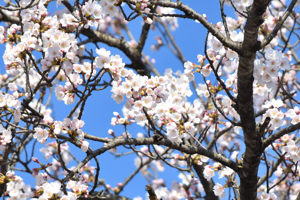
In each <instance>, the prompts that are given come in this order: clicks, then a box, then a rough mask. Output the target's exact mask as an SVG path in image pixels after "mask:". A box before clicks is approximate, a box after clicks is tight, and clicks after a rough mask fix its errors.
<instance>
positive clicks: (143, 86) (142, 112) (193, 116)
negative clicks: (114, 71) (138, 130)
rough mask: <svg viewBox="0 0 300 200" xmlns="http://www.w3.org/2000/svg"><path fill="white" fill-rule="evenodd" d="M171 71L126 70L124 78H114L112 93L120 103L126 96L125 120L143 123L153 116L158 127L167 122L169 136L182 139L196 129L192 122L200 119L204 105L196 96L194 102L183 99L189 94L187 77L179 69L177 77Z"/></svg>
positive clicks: (174, 139)
mask: <svg viewBox="0 0 300 200" xmlns="http://www.w3.org/2000/svg"><path fill="white" fill-rule="evenodd" d="M172 73H173V72H172V70H167V71H166V73H165V75H164V76H160V77H151V78H148V77H146V76H140V75H135V74H133V73H128V75H127V76H125V80H123V79H120V80H119V81H115V82H113V88H112V92H113V95H112V97H113V99H114V100H115V101H116V102H117V103H120V102H122V101H123V100H124V96H126V98H127V102H126V104H125V108H124V109H123V112H124V115H125V117H124V119H125V122H129V123H132V122H136V123H137V124H139V125H141V126H144V125H146V124H148V119H147V118H149V119H153V120H154V121H155V122H156V124H157V126H158V127H161V126H166V130H167V131H166V135H167V136H168V138H169V139H171V140H173V141H177V142H182V139H183V138H186V139H188V138H190V136H191V135H193V134H194V133H195V131H196V128H195V125H194V124H195V123H196V124H199V123H200V116H201V115H203V114H204V113H203V112H204V109H203V105H202V104H201V103H200V102H199V100H195V101H194V103H193V104H191V103H189V102H187V101H186V100H187V97H188V96H190V95H191V94H192V92H191V90H190V87H189V82H190V81H189V78H188V77H187V76H186V75H185V74H181V73H179V72H178V73H177V74H176V75H177V78H176V77H175V76H173V75H172ZM133 120H134V121H133ZM113 121H115V122H114V124H116V122H117V121H116V120H113Z"/></svg>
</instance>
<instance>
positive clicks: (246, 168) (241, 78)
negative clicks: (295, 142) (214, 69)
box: [237, 0, 270, 200]
mask: <svg viewBox="0 0 300 200" xmlns="http://www.w3.org/2000/svg"><path fill="white" fill-rule="evenodd" d="M269 3H270V1H269V0H256V1H254V2H253V4H252V6H251V7H250V8H248V11H247V12H248V13H247V14H248V19H247V22H246V26H245V33H244V41H243V44H242V53H241V54H240V56H239V59H240V60H239V67H238V97H237V99H238V113H239V115H240V118H241V122H242V128H243V132H244V142H245V145H246V151H245V153H244V161H243V168H242V170H241V171H240V172H239V176H240V199H241V200H244V199H245V200H246V199H247V200H251V199H253V200H254V199H256V196H257V187H256V186H257V181H258V177H257V173H258V167H259V164H260V156H261V153H262V150H263V148H262V141H261V138H260V136H258V133H257V132H256V124H255V114H254V107H253V81H254V77H253V70H254V59H255V57H256V54H255V53H256V50H257V48H256V47H257V46H258V45H259V42H258V41H257V38H258V29H259V26H260V25H261V24H262V23H263V22H264V20H263V17H262V15H263V14H264V12H265V11H266V8H267V6H268V5H269Z"/></svg>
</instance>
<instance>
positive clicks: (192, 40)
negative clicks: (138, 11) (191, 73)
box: [0, 0, 235, 198]
mask: <svg viewBox="0 0 300 200" xmlns="http://www.w3.org/2000/svg"><path fill="white" fill-rule="evenodd" d="M71 3H73V1H71ZM183 3H184V4H188V5H189V6H190V7H191V8H193V9H194V10H196V11H197V12H199V13H200V14H204V13H205V14H206V15H207V19H208V21H210V22H211V23H213V24H214V23H217V22H218V21H220V19H221V17H220V11H219V8H220V6H219V1H204V0H185V1H183ZM55 4H56V3H55V2H52V3H51V4H50V12H51V13H52V12H54V10H55V9H56V6H55ZM1 5H3V4H2V3H1ZM59 8H60V7H59ZM226 12H227V15H228V16H231V17H233V18H235V15H234V14H233V12H232V10H231V9H229V8H228V7H226ZM141 23H142V20H141V18H137V19H136V20H134V21H132V22H129V23H128V26H129V28H130V29H131V31H132V33H133V35H134V37H135V38H136V39H138V37H139V35H140V32H141V27H142V26H141ZM178 24H179V28H178V29H176V30H175V31H173V32H172V34H173V36H174V38H175V40H176V42H177V44H178V46H179V47H180V48H181V50H182V52H183V54H184V56H185V58H186V60H189V61H191V62H197V55H198V54H203V52H204V41H205V37H206V33H207V32H206V30H205V29H204V28H203V26H202V25H201V24H199V23H196V22H195V21H193V20H190V19H179V20H178ZM157 35H159V32H158V31H151V32H150V34H149V36H148V39H147V42H146V45H145V48H144V52H145V54H146V55H150V57H151V58H155V60H156V63H155V66H156V67H157V69H158V70H159V72H160V73H161V74H163V72H164V71H165V69H166V68H172V69H173V71H176V70H178V69H180V70H182V71H183V65H182V63H181V62H180V61H179V60H178V59H177V58H176V57H175V56H174V55H173V54H172V52H171V51H170V50H169V49H168V48H167V47H165V46H164V47H162V48H161V49H160V51H159V52H156V51H151V49H150V46H151V45H152V44H153V43H155V40H154V38H155V36H157ZM98 45H99V47H105V48H107V49H109V50H110V51H111V53H112V55H115V54H120V55H121V56H122V57H123V60H124V62H125V63H128V59H126V58H125V57H124V56H123V55H124V54H122V53H121V52H120V51H119V50H117V49H114V48H110V47H107V45H104V44H100V43H99V44H98ZM87 47H88V48H94V46H92V45H91V46H87ZM4 49H5V47H4V45H1V46H0V54H2V55H3V52H4ZM94 52H95V50H94ZM0 66H1V70H0V72H1V73H4V64H3V62H2V63H1V64H0ZM200 82H202V79H200V80H197V83H200ZM191 100H193V99H191ZM73 105H74V104H72V105H69V106H66V105H64V102H62V101H61V102H59V101H57V100H56V99H55V97H54V98H53V101H52V105H51V106H52V108H53V117H55V120H63V119H64V118H65V117H66V116H67V115H68V113H69V112H70V110H71V109H72V108H73ZM122 106H123V104H120V105H118V104H116V103H115V102H114V101H113V100H112V98H111V92H110V88H107V89H106V90H104V91H99V92H96V93H93V95H92V96H91V97H90V98H89V100H88V101H87V104H86V108H85V110H84V115H83V118H82V120H84V121H85V125H84V127H83V131H84V132H87V133H89V134H90V135H96V136H100V137H107V136H109V135H108V133H107V131H108V129H113V130H114V131H115V133H116V135H117V136H118V135H120V134H121V133H123V131H124V129H123V127H122V126H116V127H112V126H111V125H110V122H111V118H112V117H113V112H114V111H118V112H120V113H122V112H121V110H122ZM129 132H130V133H131V134H132V135H133V137H136V134H137V133H139V132H143V129H142V128H139V127H138V126H130V127H129ZM50 141H51V140H48V141H47V142H50ZM101 146H102V144H100V145H99V144H98V143H92V142H91V147H92V148H93V149H97V148H100V147H101ZM39 147H41V145H37V147H36V150H35V154H34V156H37V157H39V158H41V153H40V152H38V149H39ZM71 152H72V153H74V154H75V156H76V157H77V159H79V160H80V161H81V160H83V158H84V155H85V154H84V153H83V152H82V151H81V150H78V149H77V148H75V147H74V146H72V145H71ZM121 152H125V150H124V148H118V153H121ZM135 157H136V156H135V154H132V155H128V156H124V157H122V158H115V157H114V156H112V155H111V154H110V153H108V152H107V153H105V154H103V155H101V156H99V157H98V159H99V162H100V166H101V171H100V176H99V178H100V179H105V181H106V183H107V184H110V185H111V186H112V187H115V186H116V185H117V183H119V182H123V181H124V180H125V179H126V177H128V176H129V175H130V174H131V173H132V172H133V171H134V170H135V169H136V167H135V165H134V159H135ZM41 161H42V162H44V163H47V162H51V160H49V161H46V160H45V159H41ZM92 163H93V162H92ZM73 165H75V163H74V162H73ZM69 166H71V165H69ZM19 167H20V166H19ZM31 167H38V165H31ZM16 173H17V174H20V175H21V173H19V172H16ZM22 177H23V178H24V179H25V182H26V183H27V184H28V183H29V184H31V185H34V182H35V180H34V179H33V178H32V176H29V175H24V176H23V175H22ZM158 177H159V178H162V179H164V180H165V181H166V184H167V186H168V187H170V186H171V184H172V181H173V180H178V181H180V179H178V170H176V169H171V168H169V167H168V166H166V169H165V171H164V172H163V173H159V174H158ZM147 184H148V182H147V181H146V180H145V179H144V178H143V177H142V175H141V174H138V175H136V177H135V178H134V179H133V180H132V181H131V182H130V183H129V184H128V185H127V186H126V187H125V190H124V191H123V192H122V193H121V195H123V196H126V197H129V198H133V197H136V196H141V197H143V198H145V194H146V192H145V185H147Z"/></svg>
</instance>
